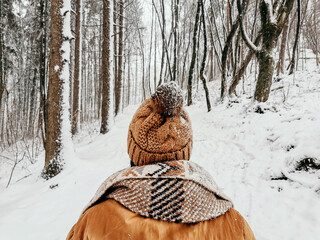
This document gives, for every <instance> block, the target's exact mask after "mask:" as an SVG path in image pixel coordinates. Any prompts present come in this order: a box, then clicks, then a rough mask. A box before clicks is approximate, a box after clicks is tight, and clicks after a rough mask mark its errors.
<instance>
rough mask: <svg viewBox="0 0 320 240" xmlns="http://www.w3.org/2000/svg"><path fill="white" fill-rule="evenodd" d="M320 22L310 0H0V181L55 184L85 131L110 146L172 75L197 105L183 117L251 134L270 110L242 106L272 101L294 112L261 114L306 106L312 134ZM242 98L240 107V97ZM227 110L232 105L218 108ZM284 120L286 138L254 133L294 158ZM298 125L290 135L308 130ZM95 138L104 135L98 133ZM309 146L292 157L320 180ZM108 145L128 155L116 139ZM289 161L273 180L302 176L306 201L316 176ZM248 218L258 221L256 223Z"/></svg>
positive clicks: (315, 1)
mask: <svg viewBox="0 0 320 240" xmlns="http://www.w3.org/2000/svg"><path fill="white" fill-rule="evenodd" d="M319 26H320V1H319V0H303V1H301V0H259V1H258V0H257V1H254V0H216V1H213V0H197V1H190V0H187V1H181V0H166V1H165V0H147V1H141V0H113V1H110V0H101V1H100V0H99V1H89V0H51V1H48V0H36V1H30V0H0V183H1V188H0V191H6V189H10V188H11V186H13V188H14V186H15V185H16V184H20V183H23V182H24V181H28V179H30V178H33V176H34V177H35V179H36V180H34V181H37V182H38V181H41V182H43V184H44V183H45V182H46V181H48V182H50V183H49V185H48V186H50V189H54V188H55V187H56V186H58V183H55V182H54V181H55V180H54V179H55V178H56V177H57V176H59V175H60V174H63V172H64V171H66V173H65V174H67V173H69V172H70V171H71V167H70V166H69V165H70V164H71V165H72V166H73V165H77V163H75V164H73V163H70V162H72V161H71V160H70V158H71V157H72V156H75V154H76V152H77V151H76V150H75V149H77V148H78V146H79V144H80V143H81V142H82V141H83V140H84V139H91V141H94V140H92V139H94V137H93V136H95V137H97V138H98V137H103V136H106V138H105V139H107V138H108V139H109V138H110V140H108V141H107V142H109V141H110V144H109V149H110V150H111V148H113V147H116V145H115V144H112V140H111V139H112V138H113V137H114V134H115V133H116V131H117V130H118V128H119V126H121V127H122V125H121V124H122V121H129V120H130V119H131V118H132V115H130V114H133V110H132V109H133V108H134V107H138V106H139V105H140V104H141V102H142V101H143V100H145V99H146V98H148V97H150V95H151V94H152V93H153V92H154V91H155V90H156V88H157V87H158V86H160V85H161V84H162V83H166V82H169V81H175V82H176V83H177V84H178V85H179V86H180V87H181V89H182V90H183V93H184V105H185V106H186V108H187V110H188V109H190V112H191V113H192V112H195V111H196V109H197V108H201V109H202V110H203V111H202V112H200V113H198V114H199V116H198V115H197V114H194V115H192V114H191V117H192V116H194V118H195V119H196V120H195V121H194V122H196V123H195V126H198V125H197V124H199V127H200V120H201V119H202V118H203V119H205V120H204V121H206V123H208V125H206V126H209V128H208V129H210V130H209V132H211V131H213V130H212V129H211V127H212V126H213V125H212V124H211V123H212V122H213V121H218V120H217V119H220V120H221V123H222V122H225V123H226V126H221V129H223V128H225V129H227V128H228V126H229V125H228V124H227V123H230V122H229V121H231V120H230V119H231V118H234V117H235V118H236V117H237V116H241V117H238V118H237V120H235V121H238V122H237V124H238V123H239V124H240V123H241V122H242V125H243V126H244V129H245V130H243V131H245V132H246V133H248V134H249V133H250V134H251V133H252V134H257V135H256V139H259V136H258V134H259V129H260V127H261V126H265V129H267V130H266V131H269V130H270V129H271V130H270V131H272V129H273V130H274V129H275V128H270V127H267V122H269V120H267V119H266V120H263V121H262V120H261V122H260V120H257V119H256V118H255V117H254V116H253V117H252V120H250V121H252V124H254V125H252V126H251V127H250V126H249V125H248V126H247V125H246V124H249V123H247V122H246V120H243V119H245V118H246V115H241V114H243V111H248V112H246V114H249V115H250V114H252V113H255V114H260V115H261V116H262V115H267V113H268V112H272V113H276V112H278V111H279V112H280V113H279V115H281V114H282V112H281V111H282V110H283V111H285V110H286V109H289V108H290V109H294V110H295V111H294V112H293V113H290V114H291V115H290V114H289V113H288V115H285V114H282V116H284V115H285V116H288V119H289V118H290V119H291V120H288V121H287V120H283V119H280V118H279V120H274V119H273V117H271V118H272V120H270V122H272V121H273V120H274V121H279V124H280V123H283V122H293V121H297V119H298V120H300V119H303V117H304V116H305V115H304V114H303V113H305V114H309V113H310V112H308V111H309V110H310V111H312V114H313V115H312V114H311V115H312V116H311V117H310V119H311V118H312V119H313V120H312V121H314V122H313V124H314V125H312V126H311V127H310V129H311V128H312V129H313V130H314V131H312V132H314V134H316V133H317V135H315V136H317V139H319V138H320V132H317V131H318V130H320V129H319V128H316V129H314V128H315V126H317V124H316V121H318V123H319V120H320V119H319V117H318V116H319V114H318V113H317V111H316V109H319V106H318V105H319V96H320V95H319V91H320V74H319V73H320V29H319ZM311 68H312V70H310V69H311ZM310 71H312V74H311V75H310V78H309V77H307V76H309V75H308V74H309V73H310ZM302 79H303V81H302ZM309 79H312V81H311V80H310V81H309ZM302 85H303V86H307V87H308V89H309V90H310V89H312V91H313V93H314V94H315V95H314V96H313V98H312V100H310V99H311V98H310V99H309V98H308V99H309V100H308V101H309V102H308V103H309V105H308V104H307V103H305V105H303V102H305V101H306V100H305V99H306V98H307V95H306V94H307V93H309V92H310V91H311V90H310V91H309V90H306V92H304V90H301V89H302ZM311 85H312V86H311ZM295 94H300V95H299V97H301V98H297V97H296V95H295ZM308 96H309V95H308ZM297 99H298V100H297ZM317 101H318V102H317ZM275 102H276V103H275ZM241 104H243V106H244V107H243V109H246V110H240V107H239V108H238V107H237V106H240V105H241ZM245 104H246V105H245ZM294 104H299V105H294ZM280 105H281V106H282V107H281V109H282V110H279V109H276V108H277V107H279V108H280ZM311 105H312V106H311ZM241 106H242V105H241ZM298 106H299V107H298ZM249 108H250V109H249ZM248 109H249V110H248ZM301 109H303V110H301ZM300 110H301V111H300ZM319 110H320V109H319ZM288 111H289V110H288ZM299 111H300V112H299ZM302 111H303V113H302ZM128 112H130V114H129V113H128ZM226 112H227V113H228V114H229V113H230V115H228V116H227V115H223V114H226ZM220 113H221V115H219V114H220ZM270 114H271V113H270ZM316 114H318V115H316ZM260 115H259V116H260ZM219 116H220V118H219ZM222 116H223V118H222ZM242 116H243V118H242ZM308 116H309V115H308ZM125 117H126V118H128V120H124V119H125ZM299 118H300V119H299ZM308 119H309V118H308ZM248 121H249V120H248ZM255 121H256V123H253V122H255ZM258 123H259V124H258ZM260 123H261V125H260ZM119 124H120V125H119ZM232 124H236V123H234V122H232ZM232 124H231V123H230V126H233V127H235V126H237V125H232ZM318 125H319V124H318ZM219 126H220V125H219ZM279 126H280V125H279ZM305 126H306V125H305ZM308 126H309V125H308ZM127 127H128V126H125V129H124V130H123V132H126V131H127ZM236 128H237V127H235V129H236ZM254 129H256V130H254ZM282 129H284V128H282V127H279V129H278V130H279V132H280V133H279V134H280V135H281V134H282V135H281V136H287V137H283V139H282V137H281V136H280V138H276V137H275V135H276V134H275V135H272V134H270V135H267V133H263V134H266V135H263V136H265V139H267V140H266V141H267V143H268V144H271V145H272V147H273V148H272V147H271V151H273V150H274V149H278V148H277V141H278V139H280V140H281V141H283V142H285V143H284V144H285V146H284V147H283V148H285V149H286V150H285V151H286V153H287V152H290V151H291V150H292V151H297V152H296V155H295V156H298V154H299V153H300V152H299V153H298V149H300V148H298V147H297V146H298V145H299V144H297V143H296V142H293V143H291V141H293V140H292V139H296V136H298V135H290V136H292V138H290V137H288V136H289V135H286V134H287V133H285V132H284V130H283V131H282ZM293 129H294V128H291V127H289V128H288V129H287V132H290V131H291V130H292V131H293ZM301 129H302V130H301V131H300V128H299V131H300V132H299V134H300V133H301V134H302V132H303V131H304V130H306V129H309V128H305V129H304V128H303V127H302V126H301ZM219 131H220V130H219ZM234 131H236V130H234ZM255 131H256V132H255ZM270 131H269V132H270ZM306 131H307V130H306ZM201 133H204V134H205V132H202V130H201ZM108 134H109V135H108ZM224 134H225V135H226V139H229V137H230V139H237V137H238V134H240V133H234V136H236V135H237V137H231V135H230V136H229V135H228V134H229V132H223V133H222V132H221V136H223V135H224ZM230 134H231V133H230ZM124 135H125V134H124ZM302 135H303V136H306V135H308V134H307V133H305V134H302ZM302 135H301V136H302ZM108 136H109V137H108ZM121 136H122V135H121ZM199 136H200V135H199ZM232 136H233V135H232ZM241 136H242V135H241ZM299 136H300V135H299ZM310 136H311V135H310ZM312 136H314V135H312ZM200 138H201V137H200ZM209 138H210V137H209V136H208V139H209ZM310 138H311V137H310ZM115 139H117V138H115ZM221 139H223V138H222V137H221ZM244 139H245V138H244ZM284 139H285V140H284ZM299 139H304V138H303V137H301V138H300V137H299ZM280 140H279V141H280ZM115 141H118V140H115ZM125 141H126V137H124V139H123V142H125ZM199 141H200V140H199ZM204 141H205V142H206V140H204ZM219 141H220V140H219ZM223 141H224V140H221V142H223ZM225 141H228V140H225ZM297 141H298V140H297ZM301 141H303V140H301ZM221 142H219V143H217V144H220V143H221ZM239 142H240V141H239ZM243 142H245V141H243ZM243 142H241V144H242V143H243ZM96 143H97V144H98V145H97V146H102V144H103V143H102V140H101V139H98V140H97V142H96ZM87 144H89V142H87ZM99 144H101V145H99ZM225 144H226V145H225V147H224V152H227V151H228V150H227V149H228V148H229V147H230V149H232V146H230V143H228V142H226V143H225ZM259 144H260V143H259ZM312 144H313V145H312ZM312 144H311V146H312V150H310V151H309V150H308V147H306V148H304V149H307V150H306V151H309V152H308V153H314V155H312V156H311V155H308V156H306V155H307V153H306V152H304V153H303V154H301V157H300V155H299V159H297V158H295V159H294V161H295V164H296V165H295V167H296V168H295V170H294V171H297V169H298V168H299V166H300V170H301V169H306V170H308V171H307V172H309V170H310V169H312V171H313V172H312V173H315V174H316V175H312V177H311V178H312V179H315V180H316V181H317V182H319V179H320V175H319V174H320V172H319V169H320V156H319V154H320V153H319V151H318V150H316V149H320V146H319V145H316V143H312ZM121 146H122V145H121ZM195 146H198V145H197V143H196V144H195ZM199 146H200V144H199ZM244 146H245V143H244ZM258 146H260V145H258ZM261 146H264V145H263V144H262V143H261ZM309 146H310V145H309ZM101 148H102V147H101ZM117 148H118V149H119V151H124V154H125V150H124V149H123V148H120V147H117ZM203 148H204V147H203ZM244 148H246V147H244ZM248 148H250V147H248ZM301 148H302V147H301ZM93 149H94V148H93ZM210 149H211V150H210ZM250 149H251V148H250ZM252 149H254V147H253V145H252ZM207 150H208V151H212V152H213V151H214V150H213V148H212V147H210V146H209V147H208V148H206V149H205V148H204V151H207ZM248 151H249V150H248ZM264 151H265V150H263V151H262V150H261V153H262V154H264ZM299 151H300V150H299ZM301 151H302V150H301ZM290 153H291V152H290ZM198 155H199V156H200V154H197V153H196V154H195V156H198ZM256 155H258V153H257V154H256ZM256 155H255V156H256ZM117 156H118V155H117ZM121 156H122V155H121ZM123 156H124V155H123ZM206 156H207V155H206ZM208 156H209V154H208ZM221 156H223V154H222V153H221ZM267 156H269V155H267ZM281 156H282V155H281ZM286 156H287V155H286ZM106 157H109V156H106ZM222 158H223V157H222ZM279 158H280V157H279ZM99 159H100V158H99ZM286 159H287V158H286ZM300 160H301V161H300ZM99 161H100V160H99ZM288 161H289V160H288ZM292 161H293V160H292ZM298 161H300V162H298ZM278 162H280V160H279V161H278ZM278 162H277V163H276V164H280V163H278ZM81 164H82V163H81ZM239 164H240V165H241V166H242V163H239ZM297 164H298V165H297ZM299 164H300V165H299ZM119 166H126V165H124V164H122V165H121V164H120V165H119ZM277 166H278V165H277ZM233 167H234V168H236V167H235V166H233ZM83 168H86V167H85V166H83ZM89 168H90V167H89ZM114 168H115V169H118V168H119V167H118V166H117V167H114ZM257 168H258V165H257V167H256V168H255V169H257ZM269 168H270V166H265V169H269ZM90 169H91V168H90ZM90 171H91V170H90ZM290 171H291V170H290ZM290 171H289V170H288V172H285V171H280V170H279V171H276V170H275V171H272V174H274V175H272V174H270V175H272V177H270V179H271V180H276V181H277V182H279V180H287V181H286V182H288V181H289V180H290V182H292V183H296V182H300V185H307V186H308V187H307V188H308V189H312V191H313V194H315V195H316V196H313V198H312V202H315V199H318V200H319V192H320V185H319V184H318V183H317V184H316V185H314V184H313V183H312V184H311V185H312V186H311V187H310V184H309V182H308V181H307V182H308V184H309V185H308V184H304V183H306V182H304V181H299V180H296V179H297V178H294V177H292V176H291V175H290V174H292V172H290ZM292 171H293V170H292ZM108 173H109V172H108ZM286 173H287V174H286ZM253 174H254V173H253ZM81 176H82V175H81ZM261 176H264V175H263V173H262V175H261ZM78 177H79V178H80V173H79V176H78ZM262 178H263V177H262ZM52 179H53V180H52ZM270 179H269V180H270ZM100 180H101V179H100ZM271 180H270V181H271ZM52 181H53V182H52ZM274 182H275V181H274ZM301 182H302V183H301ZM29 184H30V183H29ZM59 184H60V185H61V183H60V182H59ZM286 184H287V183H286ZM60 185H59V186H60ZM300 185H299V186H300ZM272 188H273V187H272ZM275 188H276V189H283V188H284V186H281V187H278V186H277V187H275ZM12 191H13V190H12ZM310 191H311V190H310ZM230 192H232V190H230ZM243 192H245V191H244V190H243ZM279 192H280V190H279ZM232 193H233V192H232ZM277 193H278V192H277ZM307 195H308V194H307ZM83 202H85V201H84V200H83ZM1 206H5V205H1V200H0V208H1ZM317 209H320V206H319V204H317ZM289 211H290V210H288V211H287V212H289ZM0 218H1V217H0ZM317 219H318V220H315V222H316V223H319V222H320V219H319V218H317ZM69 221H70V220H69ZM0 222H1V221H0ZM253 222H255V221H254V220H253ZM315 222H313V223H315ZM255 223H256V226H259V223H260V222H259V221H256V222H255ZM0 225H1V224H0ZM270 229H272V228H271V227H270ZM312 231H314V232H312ZM312 231H311V230H310V234H312V233H313V235H312V237H311V238H305V239H314V238H313V237H314V236H315V235H316V234H318V233H319V232H316V230H314V229H313V230H312ZM263 233H264V231H262V232H261V235H260V236H262V235H263ZM258 235H259V234H258ZM5 236H6V235H5ZM298 236H300V235H296V237H298ZM310 236H311V235H310ZM0 238H1V228H0ZM8 239H9V238H8ZM28 239H29V238H28ZM30 239H35V238H30ZM257 239H258V238H257ZM260 239H286V237H284V236H283V235H281V236H278V238H276V237H274V236H273V237H271V238H260ZM287 239H289V238H287ZM292 239H293V238H292ZM296 239H299V238H296Z"/></svg>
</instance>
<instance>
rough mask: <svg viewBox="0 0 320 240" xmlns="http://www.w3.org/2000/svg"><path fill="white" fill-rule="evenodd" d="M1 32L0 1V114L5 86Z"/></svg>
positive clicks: (0, 10)
mask: <svg viewBox="0 0 320 240" xmlns="http://www.w3.org/2000/svg"><path fill="white" fill-rule="evenodd" d="M2 31H3V26H2V1H0V112H1V110H2V96H3V93H4V90H5V84H4V79H3V72H2V69H3V62H2V61H3V56H2V54H3V52H2V35H3V33H2Z"/></svg>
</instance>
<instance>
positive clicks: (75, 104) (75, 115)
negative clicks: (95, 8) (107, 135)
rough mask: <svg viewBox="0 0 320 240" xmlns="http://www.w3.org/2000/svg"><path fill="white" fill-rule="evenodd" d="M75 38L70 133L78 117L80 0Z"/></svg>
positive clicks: (73, 129) (76, 124)
mask: <svg viewBox="0 0 320 240" xmlns="http://www.w3.org/2000/svg"><path fill="white" fill-rule="evenodd" d="M76 11H77V12H76V29H75V34H76V39H75V54H74V79H73V104H72V135H74V134H76V133H77V131H78V118H79V75H80V61H81V56H80V47H81V41H80V39H81V14H82V13H81V0H77V1H76Z"/></svg>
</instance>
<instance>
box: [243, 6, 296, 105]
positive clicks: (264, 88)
mask: <svg viewBox="0 0 320 240" xmlns="http://www.w3.org/2000/svg"><path fill="white" fill-rule="evenodd" d="M293 2H294V0H285V1H282V2H281V3H280V2H279V3H278V6H277V7H276V8H275V9H274V7H273V5H272V4H271V2H270V1H265V0H262V1H261V2H260V17H261V29H260V31H261V34H262V46H261V47H259V46H256V45H255V44H254V43H253V42H252V41H251V40H250V39H249V37H248V35H247V33H246V32H245V30H244V26H243V18H244V14H245V12H243V9H245V7H243V8H242V5H241V3H240V0H237V6H238V11H239V16H240V19H239V20H240V28H241V33H242V37H243V40H244V41H245V43H246V44H247V46H248V47H249V48H250V49H251V50H252V51H253V52H254V53H255V55H256V57H257V59H258V63H259V75H258V80H257V85H256V89H255V93H254V99H255V100H257V101H258V102H265V101H267V100H268V98H269V93H270V89H271V84H272V77H273V70H274V59H273V56H272V52H273V50H274V48H275V47H276V43H277V39H278V37H279V35H280V33H281V31H282V29H283V26H284V24H285V23H286V21H288V17H289V14H290V12H291V9H292V7H293ZM244 3H245V4H248V0H244Z"/></svg>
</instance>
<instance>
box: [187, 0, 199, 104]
mask: <svg viewBox="0 0 320 240" xmlns="http://www.w3.org/2000/svg"><path fill="white" fill-rule="evenodd" d="M200 7H201V0H198V4H197V12H196V20H195V22H194V30H193V39H192V41H193V50H192V57H191V64H190V69H189V77H188V85H187V90H188V100H187V101H188V103H187V104H188V106H190V105H191V104H192V78H193V72H194V67H195V63H196V56H197V51H196V50H197V32H198V25H199V15H200Z"/></svg>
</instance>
